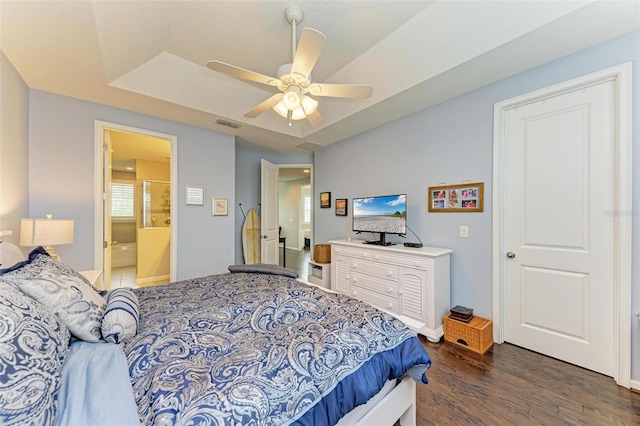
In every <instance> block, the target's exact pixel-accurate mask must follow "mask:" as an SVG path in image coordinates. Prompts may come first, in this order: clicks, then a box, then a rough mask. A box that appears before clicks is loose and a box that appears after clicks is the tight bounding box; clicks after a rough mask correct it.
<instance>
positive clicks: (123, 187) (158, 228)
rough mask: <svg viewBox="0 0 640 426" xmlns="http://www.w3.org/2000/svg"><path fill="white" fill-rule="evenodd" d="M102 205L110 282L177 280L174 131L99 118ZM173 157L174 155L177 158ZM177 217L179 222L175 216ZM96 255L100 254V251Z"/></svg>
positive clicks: (105, 271)
mask: <svg viewBox="0 0 640 426" xmlns="http://www.w3.org/2000/svg"><path fill="white" fill-rule="evenodd" d="M96 138H99V139H100V141H99V143H100V146H101V147H102V149H101V151H102V152H103V153H104V155H103V156H102V158H101V165H102V167H100V169H101V176H100V178H101V179H100V180H99V181H100V182H101V183H100V191H101V195H102V199H103V200H104V201H103V202H102V205H101V208H100V209H96V216H98V215H99V216H100V217H99V219H98V218H96V221H95V223H96V228H98V224H99V230H97V231H96V232H95V233H96V234H97V233H98V232H99V233H100V236H99V239H97V241H98V243H100V242H102V244H100V245H101V247H100V248H99V249H98V248H96V252H97V253H98V252H99V253H100V263H99V264H101V265H102V270H103V280H104V287H105V288H111V289H113V288H120V287H141V286H147V285H156V284H164V283H168V282H170V281H173V280H175V255H174V253H175V240H176V237H175V236H176V233H175V229H174V228H175V227H174V226H172V222H173V221H175V209H172V206H175V205H176V204H175V194H176V189H175V188H176V184H175V167H174V165H173V163H174V162H175V158H172V157H174V156H175V142H176V138H175V137H173V136H170V135H162V134H156V133H153V132H148V131H145V130H141V129H134V128H129V127H125V126H118V125H112V124H109V123H98V122H97V123H96ZM172 160H173V161H172ZM174 223H175V222H174ZM96 257H97V256H96Z"/></svg>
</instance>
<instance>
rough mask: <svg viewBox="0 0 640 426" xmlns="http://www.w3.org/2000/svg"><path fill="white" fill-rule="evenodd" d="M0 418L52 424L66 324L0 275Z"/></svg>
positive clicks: (5, 421) (18, 422) (9, 422)
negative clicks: (0, 277)
mask: <svg viewBox="0 0 640 426" xmlns="http://www.w3.org/2000/svg"><path fill="white" fill-rule="evenodd" d="M0 318H2V320H1V321H0V324H1V325H0V394H1V395H2V397H0V424H2V425H25V424H35V425H52V424H53V423H54V420H55V416H56V399H57V396H58V391H59V390H60V386H61V380H62V365H63V363H64V358H65V354H66V352H67V348H68V346H69V340H70V338H71V335H70V334H69V329H68V328H67V327H66V326H65V325H64V324H63V323H62V322H61V321H59V320H58V319H57V318H56V317H55V316H54V315H53V314H52V313H51V312H49V311H48V310H47V309H46V308H45V307H44V306H42V305H41V304H39V303H38V302H36V301H35V300H33V299H31V298H30V297H28V296H26V295H25V294H24V293H22V292H21V291H20V290H18V289H17V288H15V287H14V286H13V285H10V284H8V283H6V282H3V280H2V279H0Z"/></svg>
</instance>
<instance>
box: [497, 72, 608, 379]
mask: <svg viewBox="0 0 640 426" xmlns="http://www.w3.org/2000/svg"><path fill="white" fill-rule="evenodd" d="M615 93H616V92H615V82H614V81H612V80H609V81H604V82H599V83H598V84H594V85H591V86H586V87H581V88H580V89H578V90H573V91H570V92H565V93H559V94H553V95H551V96H549V97H547V98H543V99H539V100H537V101H535V102H533V103H528V104H525V105H520V106H518V107H517V108H513V109H510V110H509V111H507V112H506V113H505V116H504V117H505V122H504V123H505V127H504V135H505V140H504V146H505V150H506V154H505V159H506V164H505V165H504V169H503V170H504V172H505V174H504V175H503V176H504V178H505V179H506V180H505V187H504V199H505V203H504V209H505V210H504V220H505V224H504V226H505V227H504V230H505V233H504V240H503V241H504V253H503V255H504V256H505V259H504V278H505V283H504V303H505V304H504V341H506V342H510V343H513V344H516V345H518V346H522V347H525V348H528V349H531V350H534V351H536V352H540V353H543V354H546V355H549V356H552V357H555V358H558V359H561V360H564V361H568V362H570V363H572V364H576V365H579V366H582V367H585V368H587V369H590V370H594V371H597V372H599V373H602V374H606V375H608V376H613V375H614V350H613V348H614V344H615V335H614V332H613V331H614V295H615V288H614V281H615V280H614V277H615V221H614V220H612V215H613V212H614V211H615V188H616V186H615V176H616V175H615V164H616V163H615V154H616V153H615V137H616V132H615V128H616V127H615V126H616V115H615V111H616V105H615Z"/></svg>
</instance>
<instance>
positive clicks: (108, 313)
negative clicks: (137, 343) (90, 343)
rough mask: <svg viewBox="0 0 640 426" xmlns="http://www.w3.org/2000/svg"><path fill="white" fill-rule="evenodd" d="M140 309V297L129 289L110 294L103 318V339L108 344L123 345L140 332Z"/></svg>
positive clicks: (116, 290)
mask: <svg viewBox="0 0 640 426" xmlns="http://www.w3.org/2000/svg"><path fill="white" fill-rule="evenodd" d="M139 315H140V309H139V304H138V297H137V296H136V295H135V294H134V293H133V291H131V289H129V288H118V289H115V290H113V291H112V292H110V293H109V301H108V303H107V309H106V310H105V311H104V316H103V317H102V337H103V339H104V340H106V341H107V342H111V343H122V342H124V341H126V340H128V339H130V338H132V337H133V336H135V335H136V333H137V332H138V325H139Z"/></svg>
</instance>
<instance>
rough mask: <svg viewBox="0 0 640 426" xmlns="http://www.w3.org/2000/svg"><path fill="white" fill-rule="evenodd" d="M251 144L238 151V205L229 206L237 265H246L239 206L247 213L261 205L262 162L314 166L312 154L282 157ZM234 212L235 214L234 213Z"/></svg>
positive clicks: (245, 144) (241, 217)
mask: <svg viewBox="0 0 640 426" xmlns="http://www.w3.org/2000/svg"><path fill="white" fill-rule="evenodd" d="M251 145H252V144H251V143H249V142H246V141H243V146H246V147H248V148H246V149H245V148H237V149H236V203H235V204H229V214H230V215H232V214H233V215H234V217H235V220H236V227H235V231H234V239H233V241H234V244H235V247H236V248H235V263H244V255H243V254H242V224H243V222H244V216H243V215H242V211H241V210H240V207H239V206H238V203H242V208H243V209H244V211H245V212H246V211H247V210H248V209H251V208H253V209H257V208H258V204H260V170H261V166H260V160H261V159H263V158H264V159H265V160H267V161H269V162H270V163H273V164H312V163H313V155H312V154H299V155H281V154H273V153H268V152H264V151H262V150H260V149H259V148H258V146H256V148H255V150H252V149H250V148H251ZM232 212H233V213H232Z"/></svg>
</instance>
